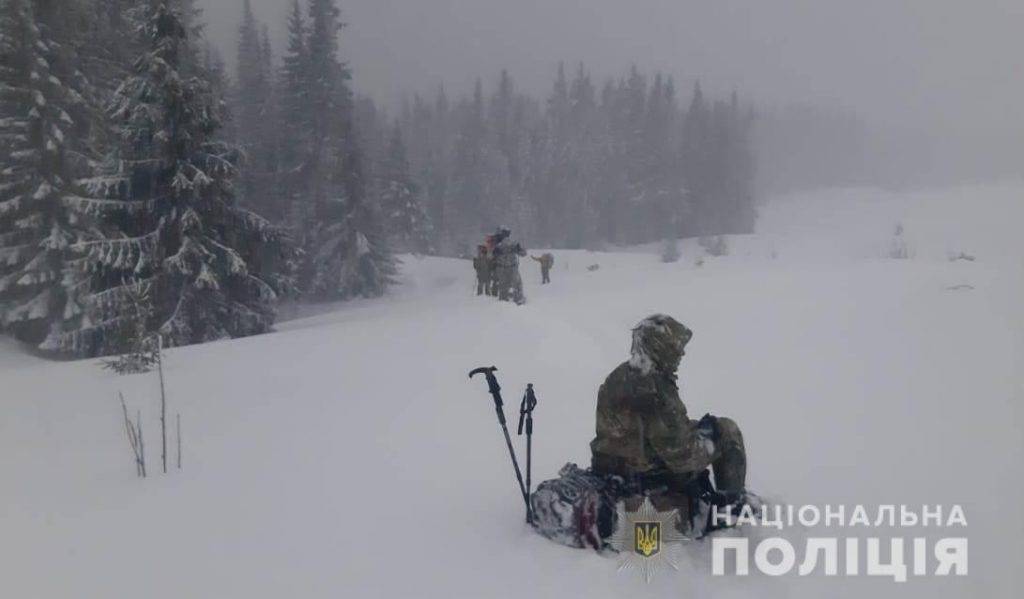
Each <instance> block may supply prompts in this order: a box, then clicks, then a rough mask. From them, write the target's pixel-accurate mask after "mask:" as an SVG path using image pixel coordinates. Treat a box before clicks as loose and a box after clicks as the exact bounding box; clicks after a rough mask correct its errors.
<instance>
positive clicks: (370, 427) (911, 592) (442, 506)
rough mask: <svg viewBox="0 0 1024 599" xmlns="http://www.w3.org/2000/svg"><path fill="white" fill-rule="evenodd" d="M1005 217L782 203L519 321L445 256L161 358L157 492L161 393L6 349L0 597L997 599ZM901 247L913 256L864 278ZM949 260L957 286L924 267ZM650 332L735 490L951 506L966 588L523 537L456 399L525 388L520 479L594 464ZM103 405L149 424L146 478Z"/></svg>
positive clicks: (1004, 454) (481, 438) (512, 500)
mask: <svg viewBox="0 0 1024 599" xmlns="http://www.w3.org/2000/svg"><path fill="white" fill-rule="evenodd" d="M1021 222H1024V186H1020V185H1018V186H1003V187H973V188H963V189H956V190H947V191H942V192H930V193H917V194H892V193H886V192H881V191H877V190H842V191H831V192H823V193H813V194H806V195H804V196H800V197H788V198H779V199H777V200H775V201H773V202H772V203H771V204H770V205H768V206H767V207H766V208H765V209H764V211H763V217H762V219H761V222H760V230H759V233H758V234H757V235H753V236H748V237H740V238H730V239H729V244H730V248H731V252H730V255H728V256H724V257H720V258H711V257H706V258H705V259H704V262H703V265H702V266H697V265H696V261H697V258H698V257H699V256H700V255H701V253H702V250H700V248H699V247H698V245H697V244H696V243H695V242H687V243H684V244H683V248H682V249H683V258H682V259H681V260H680V262H678V263H675V264H662V263H661V262H660V261H659V260H658V258H657V256H655V255H653V254H651V253H643V252H637V251H629V252H620V253H588V252H576V251H558V250H555V251H554V253H555V255H556V265H555V269H554V271H553V277H552V278H553V280H554V282H553V284H552V285H549V286H544V287H541V286H540V285H538V284H537V283H538V282H539V278H540V275H539V272H538V271H537V270H536V269H535V268H534V267H535V266H536V265H535V263H533V262H527V263H524V268H523V272H524V278H525V280H526V282H527V294H528V297H529V300H530V301H529V304H528V305H526V306H524V307H515V306H512V305H507V304H499V303H496V302H493V301H488V300H487V299H482V298H477V297H475V296H473V295H472V269H471V268H470V265H469V263H468V262H462V261H456V260H446V259H436V258H411V257H410V258H407V259H406V264H405V270H404V273H405V274H404V275H403V276H404V282H403V285H402V287H401V288H400V289H398V290H396V292H395V293H394V294H393V295H392V297H390V298H388V299H386V300H383V301H377V302H362V303H354V304H346V305H341V306H336V307H329V306H328V307H323V309H321V310H319V311H318V312H319V313H318V314H317V315H315V316H309V317H306V318H301V319H295V320H291V321H288V322H284V323H282V324H281V325H280V326H279V327H278V329H279V332H277V333H275V334H271V335H265V336H262V337H257V338H250V339H242V340H237V341H232V342H224V343H214V344H208V345H203V346H198V347H191V348H185V349H180V350H174V351H171V352H168V353H167V356H166V374H167V388H168V393H169V398H170V404H171V405H170V410H171V412H172V413H177V412H180V413H181V415H182V423H183V426H182V428H183V437H184V451H183V454H184V455H183V460H184V469H183V470H182V471H180V472H178V471H173V472H171V473H170V474H168V475H167V476H162V475H158V474H156V473H157V471H158V470H159V467H158V461H159V443H158V420H157V418H158V404H157V398H158V393H157V389H158V387H157V380H156V378H155V376H151V375H143V376H133V377H117V376H115V375H113V374H111V373H109V372H107V371H104V370H102V369H101V368H100V367H99V366H98V365H97V363H96V362H74V363H53V362H47V361H43V360H40V359H37V358H34V357H30V356H28V355H26V354H24V353H22V352H21V351H20V350H19V349H18V348H16V347H14V346H13V345H12V344H10V343H9V342H6V343H5V344H4V345H2V346H0V390H2V399H0V596H2V597H11V598H17V599H22V598H28V597H45V598H56V597H61V598H63V597H67V598H75V599H79V598H86V597H96V598H103V599H110V598H120V597H146V598H163V597H167V598H171V597H174V598H181V597H190V598H192V597H195V598H206V597H209V598H229V597H230V598H234V597H239V598H246V599H249V598H262V597H274V598H279V597H295V598H307V597H309V598H312V597H462V596H467V597H521V596H536V597H555V596H584V597H626V596H652V597H655V596H657V597H669V596H694V597H712V596H713V597H748V596H758V597H824V596H828V597H861V596H866V595H868V594H869V593H870V594H872V595H873V596H886V597H888V596H892V597H897V596H899V597H902V596H922V597H963V596H968V594H973V595H976V596H979V597H980V596H984V597H1011V596H1019V594H1020V592H1021V589H1022V588H1024V573H1022V571H1021V568H1020V565H1021V564H1022V563H1024V515H1022V514H1024V510H1022V509H1021V505H1020V497H1022V496H1024V480H1022V478H1021V476H1020V463H1021V459H1022V457H1024V433H1022V427H1024V414H1022V411H1024V408H1022V406H1021V402H1022V401H1024V308H1022V306H1024V303H1022V300H1024V271H1022V269H1024V237H1022V236H1021V235H1020V234H1019V231H1020V223H1021ZM897 223H901V224H902V226H903V229H904V233H903V237H904V239H905V241H906V245H907V246H908V250H909V253H910V254H911V258H910V259H907V260H893V259H890V258H888V257H887V255H888V254H889V252H890V247H891V244H892V243H893V233H894V230H895V228H896V226H897ZM653 251H656V250H653ZM961 252H964V253H967V254H970V255H972V256H974V257H975V258H976V260H975V261H973V262H972V261H966V260H958V261H950V260H949V256H950V255H958V254H960V253H961ZM592 264H599V265H600V269H599V270H596V271H593V272H591V271H588V270H587V267H588V266H590V265H592ZM652 312H666V313H669V314H672V315H674V316H676V317H677V318H679V319H680V320H681V321H683V322H684V323H686V324H687V325H688V326H690V327H691V328H692V329H693V330H694V332H695V336H694V339H693V341H692V342H691V344H690V346H689V348H688V351H687V357H686V358H685V359H684V362H683V367H682V371H681V381H682V391H683V397H684V401H686V403H687V405H688V407H689V409H690V412H691V413H692V414H694V415H700V414H703V413H704V412H708V411H710V412H713V413H717V414H722V415H729V416H732V417H733V418H735V419H736V420H737V421H738V422H739V423H740V425H741V426H742V427H743V430H744V433H745V436H746V441H747V447H748V451H749V453H750V480H749V483H750V486H751V487H752V488H753V489H755V490H758V491H760V492H762V493H763V494H765V495H768V496H769V497H773V498H777V499H780V500H784V501H787V502H790V503H795V504H803V503H817V504H818V505H822V504H825V503H829V504H848V505H850V506H853V505H856V504H865V505H868V506H873V505H877V504H901V503H903V504H909V505H911V506H918V507H919V506H920V505H921V504H923V503H927V504H929V505H934V504H944V505H947V506H950V505H952V504H954V503H959V504H962V505H963V506H964V507H965V509H966V513H967V518H968V522H969V527H968V529H967V531H966V534H967V536H968V537H969V539H970V551H971V553H970V561H971V571H970V575H969V576H967V577H958V578H946V579H933V578H923V579H922V578H917V579H913V578H912V579H911V580H910V581H909V582H907V583H904V584H896V583H893V582H892V581H891V580H879V579H867V578H847V577H839V578H823V577H810V578H799V577H797V576H795V575H793V576H789V577H783V578H779V579H774V578H773V579H769V578H766V577H763V576H751V577H747V578H734V577H726V578H714V577H712V576H711V575H710V571H711V568H710V550H709V547H707V545H694V546H691V547H689V548H688V550H687V553H686V556H687V559H686V560H685V561H684V563H683V564H682V565H681V568H680V571H678V572H671V573H662V574H660V575H659V576H657V577H656V578H655V580H654V581H653V582H652V583H651V584H649V585H647V584H644V583H642V582H640V581H639V579H638V578H637V577H636V576H635V575H631V574H630V573H620V572H617V571H616V566H617V562H616V561H615V560H614V559H613V558H609V557H601V556H598V555H596V554H594V553H592V552H586V551H574V550H570V549H566V548H563V547H559V546H556V545H554V544H551V543H549V542H547V541H545V540H544V539H542V538H540V537H539V536H536V535H534V534H532V533H531V532H530V531H529V530H528V529H527V528H526V526H525V525H524V524H523V522H522V513H521V511H522V510H521V499H520V498H518V497H517V495H516V493H517V490H516V484H515V480H514V477H513V474H512V470H511V466H510V464H509V463H508V458H507V455H506V453H505V451H506V450H505V447H504V443H503V442H502V440H501V436H500V432H499V429H498V428H497V424H496V422H495V420H494V414H493V409H492V406H491V403H490V401H489V399H488V397H487V396H486V393H485V388H484V385H483V383H482V382H481V381H472V382H471V381H469V380H467V378H466V373H467V372H468V371H469V370H470V369H471V368H472V367H475V366H480V365H491V364H495V365H497V366H498V367H499V368H500V371H499V373H498V374H499V376H500V378H501V382H502V384H503V386H504V390H505V393H506V400H507V402H508V404H509V405H508V406H507V413H508V414H509V416H510V419H512V418H513V414H514V409H515V408H516V407H517V406H518V399H519V396H520V394H521V393H522V390H523V388H524V387H525V385H526V383H527V382H532V383H534V384H535V386H536V388H537V393H538V396H539V398H540V405H539V407H538V409H537V412H536V419H537V424H536V436H535V440H534V444H535V445H534V451H535V464H534V480H535V481H539V480H543V479H544V478H549V477H551V476H553V475H554V473H555V472H556V471H557V469H558V468H559V467H560V466H561V465H562V464H563V463H564V462H566V461H576V462H579V463H581V464H585V463H587V462H588V448H587V443H588V442H589V440H590V438H591V436H592V434H593V424H594V423H593V407H594V400H595V396H596V391H597V387H598V385H599V384H600V383H601V381H602V380H603V377H604V376H605V375H606V374H607V372H608V371H610V370H611V369H612V368H614V367H615V366H616V365H617V364H618V363H619V362H620V361H622V360H623V359H624V358H625V355H626V352H627V350H628V345H629V335H628V331H629V329H630V327H631V326H632V325H633V324H634V323H635V322H636V321H638V320H639V319H640V318H642V317H644V316H646V315H648V314H649V313H652ZM118 391H123V392H124V394H125V396H126V397H127V398H128V402H129V407H130V408H131V409H132V410H133V411H134V410H141V411H142V414H143V420H144V422H143V425H144V429H145V431H144V432H145V441H146V447H147V454H148V458H149V460H148V461H149V469H150V472H151V476H150V477H149V478H148V479H146V480H138V479H136V478H135V475H134V469H133V467H132V464H131V458H130V453H129V449H128V447H127V442H126V440H125V434H124V430H123V428H122V422H121V414H120V410H121V408H120V405H119V403H118V401H117V399H116V396H117V392H118ZM172 451H173V444H172ZM932 532H934V531H929V533H928V534H932ZM869 533H870V531H866V532H862V535H861V536H868V535H869ZM897 533H898V534H900V535H905V536H908V537H909V536H912V535H913V534H914V531H910V532H906V531H902V532H901V531H897ZM833 534H835V533H833Z"/></svg>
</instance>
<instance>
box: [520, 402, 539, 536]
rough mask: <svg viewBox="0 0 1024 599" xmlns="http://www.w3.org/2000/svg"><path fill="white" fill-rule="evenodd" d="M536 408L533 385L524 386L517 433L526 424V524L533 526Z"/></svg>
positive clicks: (521, 431) (521, 432)
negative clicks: (531, 492) (531, 476)
mask: <svg viewBox="0 0 1024 599" xmlns="http://www.w3.org/2000/svg"><path fill="white" fill-rule="evenodd" d="M536 407H537V396H536V395H534V393H533V383H529V384H527V385H526V393H524V394H523V401H522V403H520V404H519V432H518V433H517V434H518V435H520V436H522V434H523V423H524V421H525V423H526V497H527V501H526V522H527V524H533V508H532V506H531V504H530V501H529V497H530V489H531V488H532V487H531V486H530V466H531V464H532V462H533V409H534V408H536Z"/></svg>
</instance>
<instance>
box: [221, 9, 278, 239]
mask: <svg viewBox="0 0 1024 599" xmlns="http://www.w3.org/2000/svg"><path fill="white" fill-rule="evenodd" d="M242 7H243V10H242V23H241V25H240V26H239V28H238V62H237V65H238V67H237V75H236V77H235V87H234V90H233V94H232V95H233V98H234V102H233V112H232V116H233V121H234V122H233V126H234V131H235V134H236V136H237V140H238V143H239V144H240V145H241V147H242V149H244V150H245V155H246V161H245V166H244V168H243V169H242V171H241V176H240V179H241V180H240V186H239V191H240V199H241V200H242V202H243V203H244V204H245V205H246V206H248V207H251V208H252V209H253V210H255V211H256V212H259V213H260V214H262V215H264V216H266V217H267V218H270V219H272V220H275V221H280V220H281V219H283V217H284V214H285V208H286V206H285V204H284V202H281V201H280V198H278V197H277V196H276V194H275V190H274V178H275V174H276V173H275V171H276V168H277V165H276V157H275V151H274V150H275V148H274V145H275V139H274V127H275V125H276V123H274V120H273V117H274V116H275V111H274V107H273V95H272V93H271V90H272V85H271V78H272V74H271V50H270V47H269V45H270V40H269V36H268V35H267V33H266V30H265V28H264V27H263V26H262V25H261V24H260V23H259V21H257V20H256V17H255V15H254V14H253V12H252V5H251V3H250V2H249V0H246V1H245V2H244V3H243V4H242Z"/></svg>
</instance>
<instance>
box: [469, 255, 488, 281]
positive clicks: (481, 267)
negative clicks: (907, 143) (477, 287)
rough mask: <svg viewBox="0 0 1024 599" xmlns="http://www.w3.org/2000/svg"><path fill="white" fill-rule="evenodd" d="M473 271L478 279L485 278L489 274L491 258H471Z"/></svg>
mask: <svg viewBox="0 0 1024 599" xmlns="http://www.w3.org/2000/svg"><path fill="white" fill-rule="evenodd" d="M473 269H474V270H476V274H477V275H479V276H480V277H486V276H488V275H489V274H490V273H491V258H489V257H488V256H476V257H475V258H473Z"/></svg>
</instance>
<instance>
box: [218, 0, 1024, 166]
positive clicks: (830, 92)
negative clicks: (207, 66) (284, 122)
mask: <svg viewBox="0 0 1024 599" xmlns="http://www.w3.org/2000/svg"><path fill="white" fill-rule="evenodd" d="M202 2H204V3H205V6H206V15H207V19H208V21H209V23H210V25H209V28H208V34H209V37H210V38H211V39H213V40H214V41H215V42H216V43H217V44H218V45H219V46H220V47H221V48H222V50H223V51H224V54H225V57H226V58H227V59H228V61H229V62H233V55H234V46H235V40H236V37H237V22H238V20H239V14H240V11H241V5H242V0H202ZM252 3H253V6H254V10H255V11H256V13H257V17H258V18H259V19H260V20H262V21H264V22H267V23H268V24H270V26H271V27H272V30H273V31H274V40H275V46H276V47H275V53H276V54H277V55H279V54H280V50H281V47H282V45H283V34H282V32H281V29H282V28H283V23H284V20H285V14H286V13H287V10H288V7H289V6H290V4H291V0H252ZM339 6H340V7H341V9H342V11H343V19H344V20H345V21H346V22H348V23H349V27H348V28H346V29H345V30H344V31H343V33H342V48H343V52H344V55H345V56H344V58H345V59H346V60H348V61H349V62H350V64H351V66H352V69H353V72H354V86H355V88H356V89H357V91H359V92H360V93H368V94H370V95H372V96H374V97H375V98H377V99H379V100H382V101H384V102H386V103H390V104H392V105H393V104H394V101H395V99H396V98H397V97H398V96H399V95H400V94H402V93H405V92H409V91H428V90H433V89H435V88H436V86H437V85H438V84H439V83H441V82H444V84H445V85H446V87H447V88H448V89H449V90H451V91H452V93H453V95H454V94H456V93H461V92H463V91H465V90H468V89H469V86H470V84H471V82H472V79H473V78H474V77H475V76H477V75H481V76H483V77H484V81H485V83H490V84H493V81H494V80H495V79H496V78H497V73H498V70H499V69H501V68H502V67H507V68H508V69H509V70H510V71H511V73H512V75H513V77H514V79H515V80H516V82H517V84H518V85H519V86H520V87H522V88H524V89H526V90H528V91H531V92H539V93H547V91H548V90H549V88H550V86H551V81H552V77H553V74H554V69H555V67H556V64H557V61H558V60H562V59H564V60H566V61H568V62H570V63H571V62H575V61H578V60H585V61H586V62H587V64H588V66H589V67H590V68H591V70H592V71H593V72H594V74H595V75H596V76H597V78H598V80H601V79H603V78H604V77H605V76H607V75H619V74H621V72H622V71H624V70H625V69H626V68H628V66H629V65H630V64H631V63H636V64H638V65H639V66H641V67H642V68H643V69H644V70H645V71H648V72H650V71H653V70H655V69H660V70H662V71H664V72H666V73H669V74H672V75H674V76H675V77H676V80H677V86H678V87H680V88H683V91H684V92H685V93H686V94H688V88H689V86H691V85H692V82H693V80H694V79H695V78H698V77H699V78H700V79H701V81H702V83H703V84H704V85H705V87H706V88H708V89H710V90H712V91H713V92H727V91H729V90H731V89H733V88H736V89H738V90H740V92H741V93H742V94H743V95H745V96H746V97H748V98H750V99H752V100H754V101H755V102H757V103H758V104H760V105H762V106H764V105H769V106H770V105H776V104H784V103H787V102H794V101H796V102H808V103H821V104H831V105H841V106H843V107H846V108H849V109H852V110H854V111H856V112H857V113H859V114H860V115H862V116H863V117H865V118H866V119H868V120H870V121H873V122H875V123H879V124H882V125H885V126H893V127H905V128H910V129H916V130H930V131H932V132H941V134H942V135H948V136H949V137H948V139H949V140H950V141H951V143H955V142H953V140H960V139H963V140H965V143H972V144H977V143H978V141H979V140H991V143H993V144H998V145H1000V146H1005V147H1006V148H1008V149H1009V148H1013V149H1014V151H1016V150H1021V151H1024V143H1021V140H1024V108H1022V107H1024V1H1022V0H844V1H842V2H839V1H834V0H833V1H830V0H699V1H698V0H339ZM1020 162H1024V157H1022V158H1021V161H1020Z"/></svg>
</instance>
